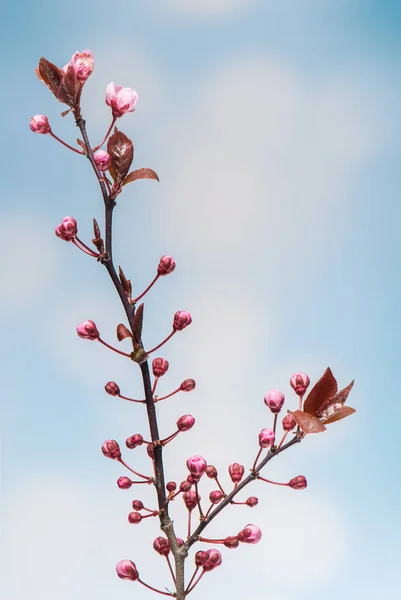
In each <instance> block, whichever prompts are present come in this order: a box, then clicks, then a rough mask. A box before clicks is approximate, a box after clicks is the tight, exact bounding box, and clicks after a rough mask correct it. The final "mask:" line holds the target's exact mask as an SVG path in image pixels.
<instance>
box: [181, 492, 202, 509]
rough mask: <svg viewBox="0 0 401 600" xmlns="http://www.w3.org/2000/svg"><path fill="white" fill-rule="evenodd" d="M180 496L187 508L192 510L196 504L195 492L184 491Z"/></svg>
mask: <svg viewBox="0 0 401 600" xmlns="http://www.w3.org/2000/svg"><path fill="white" fill-rule="evenodd" d="M182 498H183V500H184V502H185V506H186V507H187V509H188V510H189V511H191V510H193V509H194V508H195V506H196V505H197V504H198V496H197V495H196V493H195V492H192V491H191V490H188V491H187V492H184V493H183V495H182ZM199 500H200V497H199Z"/></svg>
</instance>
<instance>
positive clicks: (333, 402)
mask: <svg viewBox="0 0 401 600" xmlns="http://www.w3.org/2000/svg"><path fill="white" fill-rule="evenodd" d="M353 385H354V380H352V381H351V383H350V384H349V385H347V387H345V388H344V389H343V390H340V391H339V392H338V393H337V394H336V395H335V396H333V397H332V398H329V399H328V400H326V402H323V404H322V406H321V407H320V409H319V410H318V411H317V413H316V416H317V417H319V419H323V420H324V419H327V418H328V417H329V416H331V415H332V414H333V413H335V412H337V411H338V410H339V408H341V407H342V406H343V404H344V403H345V401H346V400H347V398H348V394H349V393H350V391H351V390H352V387H353Z"/></svg>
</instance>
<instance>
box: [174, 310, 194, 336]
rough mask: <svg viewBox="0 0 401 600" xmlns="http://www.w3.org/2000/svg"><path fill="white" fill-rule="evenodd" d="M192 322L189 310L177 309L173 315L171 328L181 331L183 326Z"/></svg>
mask: <svg viewBox="0 0 401 600" xmlns="http://www.w3.org/2000/svg"><path fill="white" fill-rule="evenodd" d="M191 323H192V317H191V315H190V314H189V312H186V311H185V310H177V312H176V313H175V315H174V321H173V329H174V330H175V331H182V330H183V329H185V327H188V325H190V324H191Z"/></svg>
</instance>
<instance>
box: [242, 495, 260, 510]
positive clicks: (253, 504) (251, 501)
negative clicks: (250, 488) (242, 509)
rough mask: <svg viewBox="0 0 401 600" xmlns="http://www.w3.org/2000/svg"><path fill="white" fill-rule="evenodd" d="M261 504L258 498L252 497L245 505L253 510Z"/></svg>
mask: <svg viewBox="0 0 401 600" xmlns="http://www.w3.org/2000/svg"><path fill="white" fill-rule="evenodd" d="M258 502H259V500H258V499H257V498H256V496H250V497H249V498H248V499H247V500H246V501H245V503H246V504H247V505H248V506H250V507H251V508H253V507H254V506H256V505H257V503H258Z"/></svg>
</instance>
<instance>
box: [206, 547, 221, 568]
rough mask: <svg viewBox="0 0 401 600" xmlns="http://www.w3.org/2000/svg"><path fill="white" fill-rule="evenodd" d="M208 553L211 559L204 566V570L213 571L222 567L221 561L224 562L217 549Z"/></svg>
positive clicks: (212, 549)
mask: <svg viewBox="0 0 401 600" xmlns="http://www.w3.org/2000/svg"><path fill="white" fill-rule="evenodd" d="M208 553H209V558H208V559H207V561H206V562H205V563H204V564H203V565H202V566H203V570H204V571H213V569H215V568H216V567H218V566H219V565H221V561H222V558H221V554H220V552H219V551H218V550H216V548H211V549H210V550H208Z"/></svg>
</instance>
